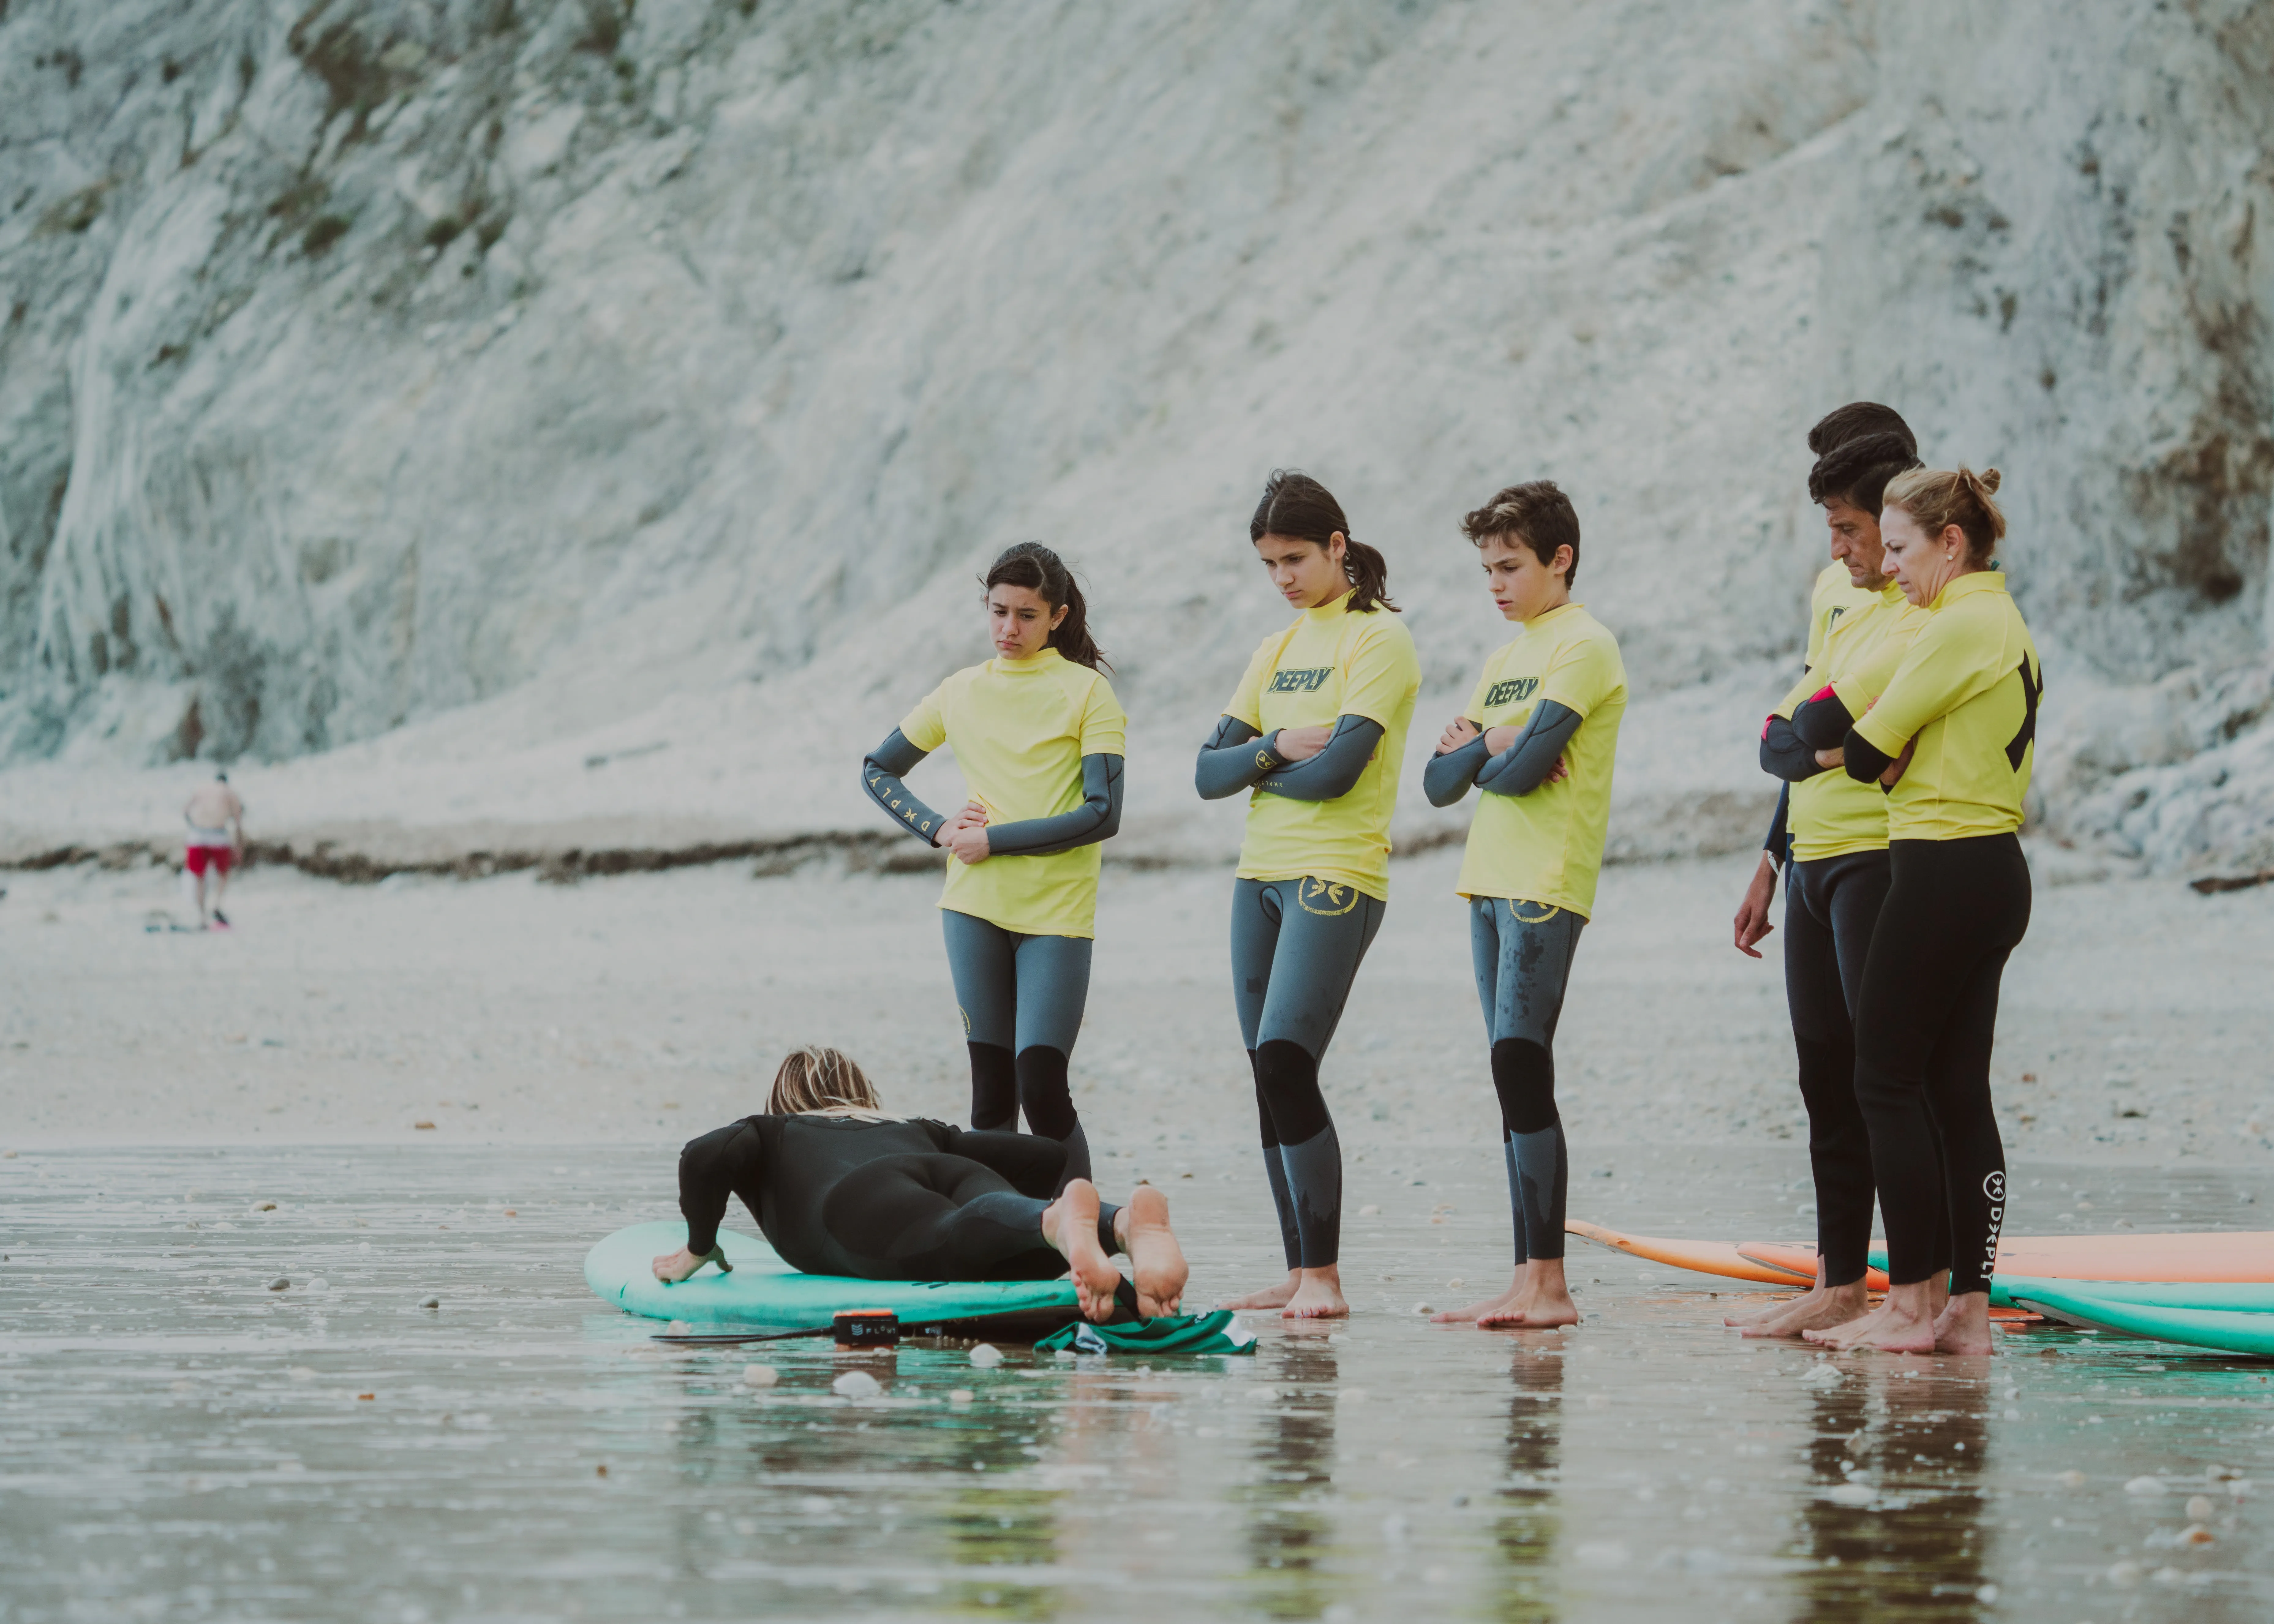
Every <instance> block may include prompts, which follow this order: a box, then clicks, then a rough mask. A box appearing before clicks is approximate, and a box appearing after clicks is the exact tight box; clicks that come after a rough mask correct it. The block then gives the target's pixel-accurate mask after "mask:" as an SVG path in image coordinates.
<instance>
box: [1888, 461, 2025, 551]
mask: <svg viewBox="0 0 2274 1624" xmlns="http://www.w3.org/2000/svg"><path fill="white" fill-rule="evenodd" d="M2000 483H2001V482H2000V480H1999V474H1998V470H1996V469H1994V468H1985V469H1984V470H1982V471H1981V472H1980V473H1978V474H1977V473H1976V472H1975V471H1974V470H1972V469H1970V468H1968V467H1965V466H1964V465H1963V464H1962V465H1961V466H1960V467H1959V468H1958V469H1957V470H1954V471H1952V470H1944V469H1939V468H1915V469H1913V470H1911V471H1910V472H1909V473H1907V474H1897V475H1896V476H1895V477H1894V478H1893V479H1890V480H1889V481H1888V482H1887V489H1886V493H1885V495H1883V496H1882V497H1881V499H1880V500H1882V501H1883V502H1884V503H1885V504H1886V506H1887V507H1889V508H1901V509H1902V510H1903V511H1904V512H1905V513H1907V514H1909V515H1910V516H1911V517H1912V518H1913V519H1914V520H1916V521H1917V523H1918V527H1919V528H1920V529H1921V530H1924V531H1925V532H1926V533H1927V534H1928V535H1930V536H1939V535H1941V534H1942V532H1943V531H1945V530H1948V529H1949V528H1950V527H1951V526H1952V525H1954V524H1955V525H1956V526H1957V527H1958V528H1959V530H1960V532H1961V533H1962V534H1963V535H1964V536H1965V538H1966V553H1967V557H1968V559H1969V560H1970V561H1971V562H1972V563H1973V565H1974V567H1975V568H1977V569H1979V568H1985V567H1987V565H1988V564H1989V562H1990V560H1991V559H1992V556H1993V555H1995V553H1997V551H1998V544H1999V542H2000V541H2002V540H2003V539H2005V536H2006V515H2005V513H2004V511H2003V510H2002V509H2000V508H1999V506H1998V501H1997V494H1998V486H1999V484H2000Z"/></svg>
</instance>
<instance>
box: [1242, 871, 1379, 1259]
mask: <svg viewBox="0 0 2274 1624" xmlns="http://www.w3.org/2000/svg"><path fill="white" fill-rule="evenodd" d="M1388 906H1389V905H1388V904H1387V903H1382V902H1377V901H1375V900H1374V898H1371V897H1369V896H1367V894H1366V893H1365V892H1364V891H1359V890H1358V889H1357V888H1356V887H1354V886H1350V885H1343V884H1338V883H1334V882H1331V881H1327V880H1316V879H1299V880H1234V881H1233V882H1232V885H1231V996H1232V1003H1233V1004H1234V1005H1236V1006H1237V1008H1238V1009H1239V1035H1240V1039H1241V1041H1243V1042H1245V1043H1246V1045H1247V1061H1248V1065H1249V1068H1250V1070H1251V1071H1253V1072H1254V1078H1255V1113H1256V1116H1257V1118H1258V1119H1259V1123H1260V1125H1261V1131H1262V1138H1263V1171H1264V1176H1265V1177H1267V1178H1268V1179H1269V1180H1270V1183H1271V1199H1272V1204H1273V1205H1274V1206H1275V1207H1277V1209H1278V1213H1279V1238H1280V1242H1281V1244H1282V1245H1283V1246H1284V1248H1285V1251H1286V1254H1287V1267H1289V1268H1291V1269H1294V1268H1325V1267H1329V1266H1330V1265H1332V1264H1334V1263H1336V1262H1337V1261H1338V1260H1339V1259H1340V1257H1341V1246H1342V1226H1343V1151H1342V1140H1341V1139H1339V1138H1337V1135H1336V1133H1335V1122H1334V1118H1333V1116H1330V1115H1329V1113H1328V1110H1327V1100H1326V1096H1325V1095H1324V1094H1321V1092H1320V1090H1319V1062H1320V1061H1321V1060H1322V1059H1323V1058H1325V1056H1326V1052H1327V1043H1328V1041H1329V1039H1331V1038H1332V1037H1333V1036H1334V1035H1335V1026H1336V1024H1337V1022H1339V1021H1340V1020H1341V1019H1342V1018H1343V1004H1344V1001H1345V1000H1347V999H1348V998H1349V996H1350V989H1351V983H1352V981H1355V980H1357V978H1358V966H1359V962H1360V961H1361V960H1362V959H1365V957H1366V950H1367V948H1368V947H1369V946H1371V945H1373V943H1374V932H1376V931H1377V930H1379V929H1382V914H1383V912H1384V910H1385V909H1386V908H1387V907H1388Z"/></svg>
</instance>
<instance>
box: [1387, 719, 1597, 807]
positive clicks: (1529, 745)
mask: <svg viewBox="0 0 2274 1624" xmlns="http://www.w3.org/2000/svg"><path fill="white" fill-rule="evenodd" d="M1585 720H1586V718H1585V717H1583V716H1581V715H1580V714H1579V713H1578V712H1577V711H1574V710H1572V709H1571V708H1570V706H1568V705H1560V704H1558V703H1555V701H1554V700H1552V699H1543V700H1541V701H1540V703H1538V704H1537V705H1534V706H1533V707H1532V718H1531V720H1530V721H1528V722H1527V723H1525V726H1524V728H1523V730H1522V731H1521V732H1519V733H1517V735H1516V737H1515V739H1513V740H1512V741H1510V742H1509V744H1508V745H1507V747H1506V748H1503V749H1502V750H1501V751H1500V752H1499V753H1498V754H1497V755H1495V754H1494V753H1493V750H1492V748H1491V746H1490V744H1489V743H1488V742H1487V741H1489V740H1490V739H1491V737H1492V734H1491V733H1489V732H1481V733H1480V732H1479V731H1478V730H1477V726H1476V724H1475V723H1473V722H1472V721H1470V720H1469V719H1468V718H1466V717H1459V718H1456V719H1455V720H1454V722H1453V725H1452V726H1449V727H1448V728H1447V729H1446V730H1445V733H1444V737H1443V738H1442V739H1441V740H1440V741H1438V746H1437V754H1436V755H1434V756H1431V757H1430V758H1429V764H1428V766H1427V767H1426V768H1424V769H1423V770H1422V773H1421V788H1422V792H1423V793H1425V794H1427V796H1428V797H1429V804H1430V805H1431V806H1433V807H1449V806H1451V805H1452V804H1453V803H1454V802H1455V801H1458V800H1460V799H1461V797H1462V796H1464V795H1465V794H1467V793H1469V786H1471V785H1472V784H1473V785H1475V786H1477V787H1478V788H1479V789H1480V790H1482V791H1483V792H1484V793H1486V794H1487V795H1529V794H1530V793H1532V791H1533V790H1536V789H1538V788H1539V787H1540V786H1541V785H1542V784H1547V783H1552V782H1554V781H1555V779H1557V778H1562V777H1564V776H1565V775H1566V774H1567V773H1568V772H1569V771H1570V769H1569V768H1568V767H1567V768H1564V769H1563V771H1557V768H1558V767H1559V766H1560V765H1561V763H1562V759H1563V747H1564V746H1565V745H1568V744H1570V742H1571V736H1572V735H1573V734H1574V733H1577V732H1578V731H1579V724H1580V723H1582V722H1584V721H1585Z"/></svg>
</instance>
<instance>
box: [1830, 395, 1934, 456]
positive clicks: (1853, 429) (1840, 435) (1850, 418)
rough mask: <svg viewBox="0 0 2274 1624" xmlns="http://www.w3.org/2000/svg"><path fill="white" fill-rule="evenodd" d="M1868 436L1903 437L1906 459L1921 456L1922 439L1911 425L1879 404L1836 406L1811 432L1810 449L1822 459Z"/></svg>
mask: <svg viewBox="0 0 2274 1624" xmlns="http://www.w3.org/2000/svg"><path fill="white" fill-rule="evenodd" d="M1866 434H1900V435H1901V436H1902V441H1903V455H1905V456H1914V457H1915V456H1916V455H1918V438H1917V436H1916V435H1914V434H1913V433H1912V432H1911V425H1909V424H1908V423H1906V422H1904V421H1903V414H1902V413H1901V412H1899V411H1897V410H1895V409H1894V407H1892V406H1882V405H1880V404H1879V402H1877V401H1850V402H1848V403H1847V404H1846V405H1845V406H1835V407H1834V408H1833V409H1832V410H1830V411H1827V412H1826V413H1825V414H1824V415H1823V416H1822V417H1818V419H1817V420H1816V426H1815V427H1814V428H1812V429H1811V430H1809V431H1808V448H1809V449H1810V450H1811V451H1813V452H1814V453H1816V455H1818V456H1822V455H1824V454H1825V453H1826V452H1827V451H1831V450H1833V449H1834V448H1835V447H1841V446H1844V445H1846V444H1847V443H1848V442H1849V440H1861V439H1863V438H1864V436H1865V435H1866Z"/></svg>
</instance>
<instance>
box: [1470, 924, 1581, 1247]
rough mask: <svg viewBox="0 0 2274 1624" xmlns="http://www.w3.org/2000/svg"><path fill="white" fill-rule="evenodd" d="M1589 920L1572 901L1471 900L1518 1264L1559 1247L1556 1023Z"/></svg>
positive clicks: (1566, 1175)
mask: <svg viewBox="0 0 2274 1624" xmlns="http://www.w3.org/2000/svg"><path fill="white" fill-rule="evenodd" d="M1586 923H1587V921H1585V919H1584V918H1582V917H1581V916H1580V915H1578V914H1574V913H1572V912H1571V910H1570V909H1569V908H1558V907H1551V906H1548V905H1547V904H1545V903H1539V902H1525V901H1522V900H1520V899H1515V898H1507V897H1475V898H1471V899H1470V902H1469V953H1470V956H1471V958H1472V960H1473V961H1474V964H1475V966H1476V973H1477V998H1478V1001H1479V1002H1480V1003H1481V1004H1483V1005H1484V1011H1485V1030H1486V1033H1487V1036H1488V1037H1489V1038H1490V1040H1491V1042H1492V1078H1493V1092H1494V1093H1495V1094H1498V1095H1499V1096H1500V1126H1501V1154H1502V1157H1503V1158H1504V1159H1505V1161H1506V1162H1507V1164H1508V1201H1509V1207H1510V1211H1511V1213H1512V1214H1513V1215H1514V1221H1515V1229H1516V1260H1517V1264H1518V1265H1522V1264H1524V1263H1526V1262H1528V1261H1530V1260H1531V1259H1533V1258H1560V1257H1562V1255H1563V1207H1564V1200H1565V1195H1566V1192H1567V1191H1568V1189H1569V1187H1570V1182H1571V1168H1570V1157H1569V1156H1568V1155H1567V1154H1566V1153H1565V1150H1564V1145H1563V1118H1562V1116H1560V1115H1559V1114H1558V1113H1557V1111H1556V1109H1555V1023H1556V1022H1557V1021H1558V1020H1560V1019H1562V1015H1563V989H1564V985H1565V983H1566V982H1567V981H1570V976H1571V956H1572V954H1573V953H1575V952H1577V951H1578V947H1579V932H1580V931H1581V930H1582V929H1585V926H1586Z"/></svg>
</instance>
